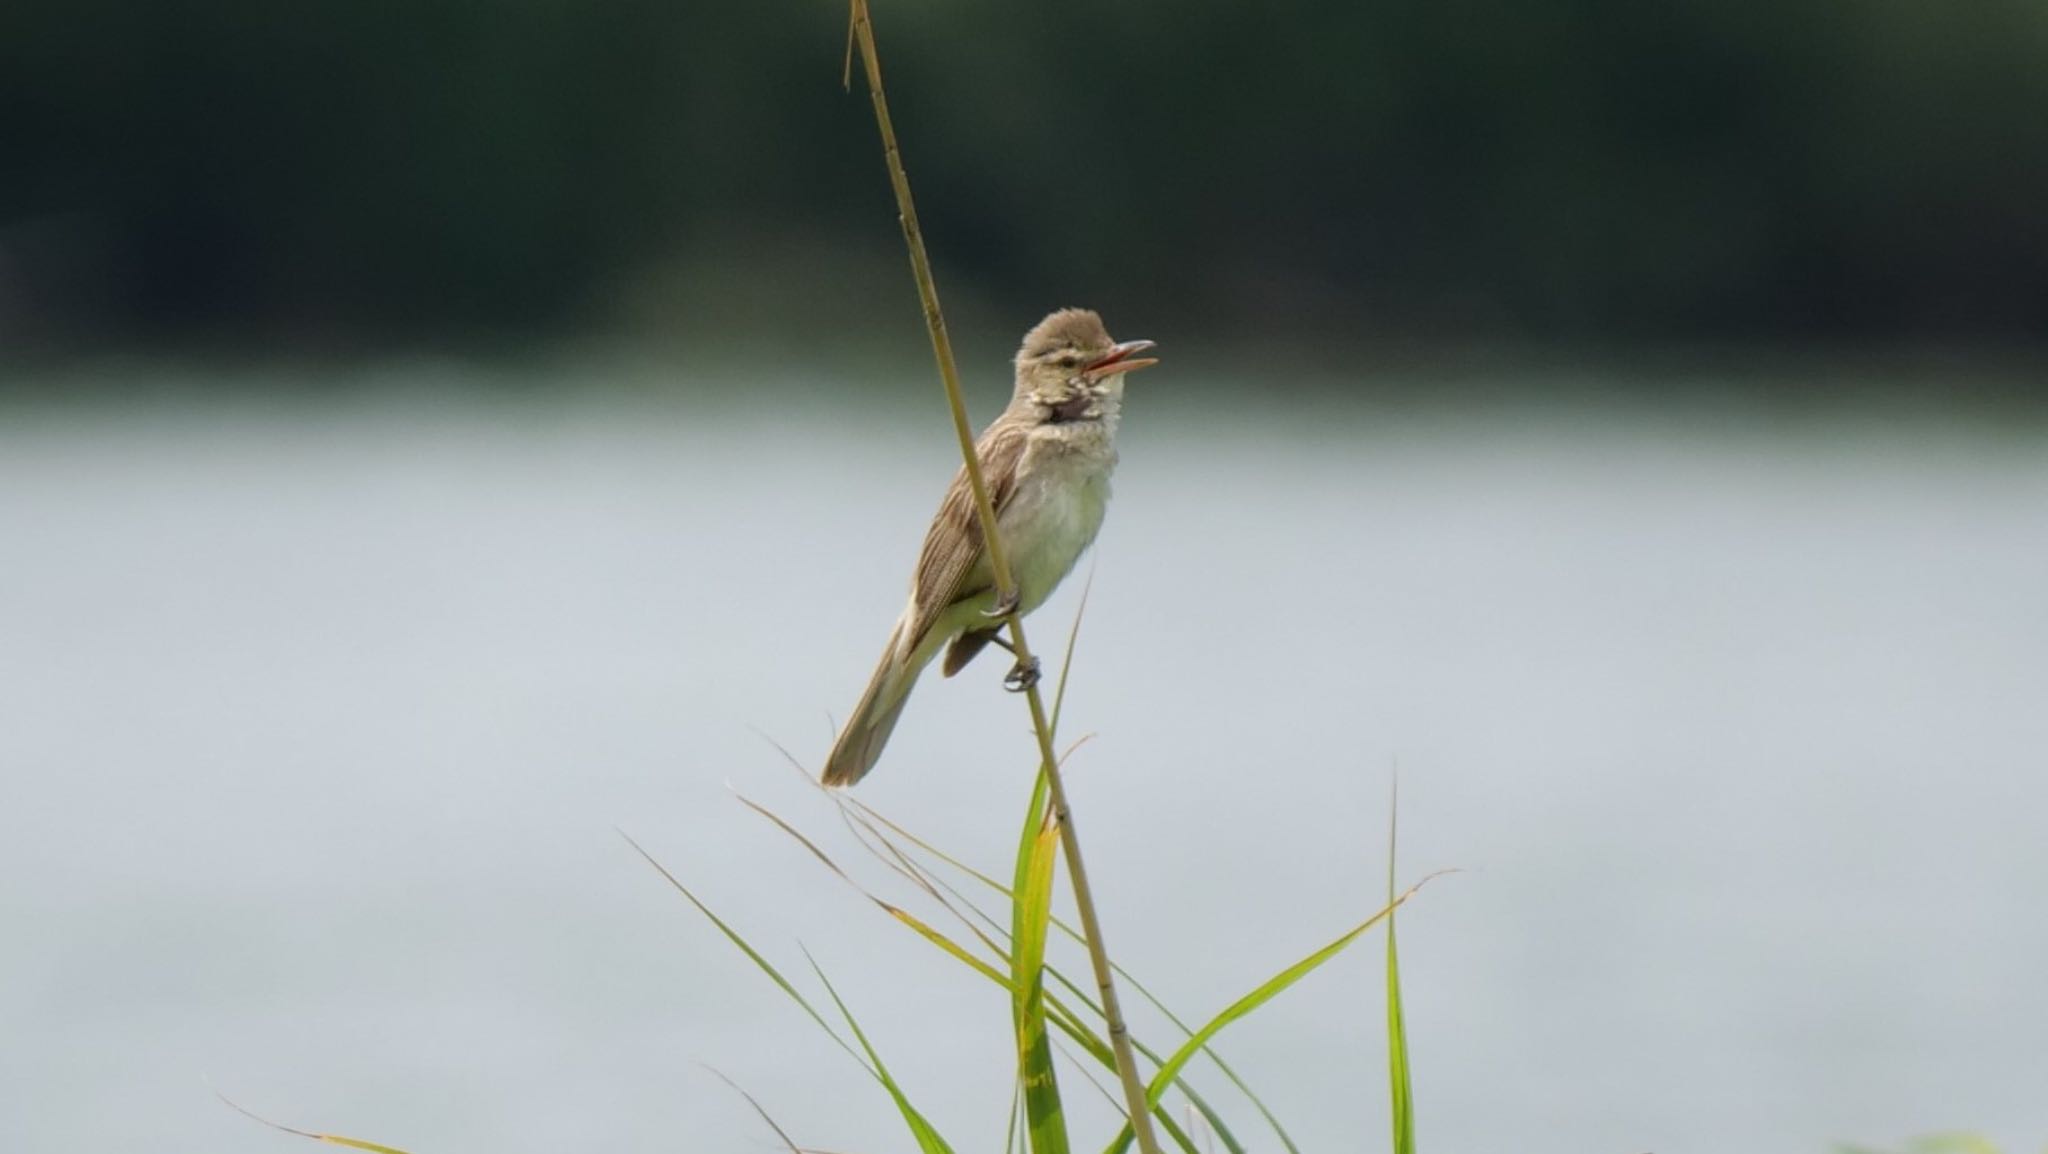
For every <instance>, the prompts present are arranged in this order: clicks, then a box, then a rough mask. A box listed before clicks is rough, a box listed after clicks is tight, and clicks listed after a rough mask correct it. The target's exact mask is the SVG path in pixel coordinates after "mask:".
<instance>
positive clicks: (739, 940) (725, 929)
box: [619, 830, 874, 1074]
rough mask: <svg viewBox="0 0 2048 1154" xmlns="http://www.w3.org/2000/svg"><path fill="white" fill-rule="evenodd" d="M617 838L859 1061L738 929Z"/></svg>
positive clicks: (650, 857) (642, 851)
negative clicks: (641, 858) (666, 881)
mask: <svg viewBox="0 0 2048 1154" xmlns="http://www.w3.org/2000/svg"><path fill="white" fill-rule="evenodd" d="M619 836H620V837H622V838H625V839H626V844H627V845H629V846H632V847H633V852H635V853H637V854H639V855H640V856H641V857H643V858H645V859H646V860H647V864H648V865H651V866H653V867H654V869H655V872H656V873H659V874H660V875H661V876H662V877H663V878H666V879H667V880H668V884H669V885H671V886H673V887H675V891H676V892H677V893H679V894H681V895H683V896H684V897H685V898H688V899H689V901H690V904H691V905H693V906H696V907H697V912H698V913H700V914H703V915H704V916H705V917H706V918H708V919H710V921H711V924H712V925H714V926H717V927H718V932H720V933H722V934H724V935H725V937H726V940H727V941H729V942H731V943H732V944H733V945H735V946H738V947H739V949H740V952H741V953H743V954H745V955H747V957H748V958H749V959H750V960H751V961H752V962H753V963H754V965H755V966H756V967H758V968H759V969H760V971H761V972H762V973H764V974H766V975H768V977H769V980H771V981H773V982H774V983H775V984H776V985H777V986H780V987H781V988H782V992H783V993H785V994H787V995H789V999H790V1000H791V1001H793V1002H795V1003H796V1004H797V1005H798V1006H801V1007H802V1008H803V1011H804V1013H806V1014H809V1015H810V1016H811V1021H813V1022H816V1023H817V1024H818V1028H819V1029H821V1030H823V1031H825V1033H826V1034H827V1035H829V1036H830V1037H831V1039H832V1040H833V1041H834V1042H837V1043H839V1048H840V1049H842V1050H845V1051H846V1052H847V1053H848V1054H852V1055H853V1060H854V1061H856V1062H860V1061H861V1059H860V1055H859V1054H855V1053H854V1051H853V1047H851V1046H849V1045H847V1044H846V1039H844V1038H842V1037H840V1036H839V1031H837V1030H835V1029H833V1028H832V1025H831V1023H829V1022H827V1021H826V1020H825V1016H824V1015H823V1014H820V1013H819V1012H818V1010H817V1008H816V1007H815V1006H813V1005H811V1003H810V1000H809V999H807V998H805V997H804V996H803V995H802V994H800V993H798V992H797V988H796V987H795V986H793V985H791V984H790V981H789V979H788V978H785V977H783V976H782V971H781V970H778V969H776V968H775V966H774V964H773V963H772V962H770V961H769V960H768V959H767V958H765V957H762V956H761V951H759V950H757V949H755V948H754V947H753V946H752V945H751V944H749V943H748V941H747V939H745V938H743V937H741V936H740V934H739V931H738V930H735V929H733V928H732V927H731V926H729V925H727V924H726V922H725V919H723V918H721V917H719V916H718V915H717V914H715V913H712V912H711V907H710V906H707V905H705V904H704V903H703V902H702V901H701V900H699V899H698V897H697V895H696V894H694V893H691V892H690V887H688V886H686V885H684V884H683V883H682V882H681V881H679V880H678V879H677V878H676V875H674V874H672V873H670V872H668V869H667V867H665V866H663V865H662V864H661V863H660V862H658V861H656V860H654V855H653V854H650V853H648V852H647V851H646V850H645V849H643V848H641V845H640V843H639V842H637V841H634V840H633V839H632V838H631V837H629V836H627V834H626V832H625V831H624V830H621V831H619ZM861 1065H862V1066H863V1067H866V1066H867V1063H865V1062H861ZM868 1073H869V1074H873V1073H874V1070H873V1069H872V1068H869V1069H868Z"/></svg>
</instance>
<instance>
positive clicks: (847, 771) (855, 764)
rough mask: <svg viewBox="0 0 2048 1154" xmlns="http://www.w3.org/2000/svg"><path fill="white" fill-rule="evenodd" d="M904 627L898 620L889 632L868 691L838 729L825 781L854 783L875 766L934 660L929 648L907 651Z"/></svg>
mask: <svg viewBox="0 0 2048 1154" xmlns="http://www.w3.org/2000/svg"><path fill="white" fill-rule="evenodd" d="M902 630H903V623H902V622H900V621H899V622H897V624H896V631H895V632H892V633H891V634H889V644H888V646H887V647H886V648H884V649H883V650H882V662H881V664H880V665H877V666H876V667H875V675H874V676H873V677H872V678H870V679H869V680H868V688H867V691H866V692H865V693H862V694H861V695H860V704H859V705H856V706H854V707H853V713H852V715H851V716H849V717H848V718H847V719H846V727H845V728H844V729H841V730H840V731H839V740H837V741H835V742H833V743H832V753H831V756H829V757H827V758H826V759H825V773H824V775H823V780H824V782H825V784H826V785H834V786H845V785H852V784H853V783H854V782H857V781H859V780H860V779H861V778H863V777H866V776H867V773H868V771H869V770H871V769H873V768H874V767H875V762H876V761H878V760H880V758H881V756H882V747H883V746H885V745H887V744H888V743H889V734H890V732H891V731H893V730H894V729H895V728H896V718H897V717H898V716H899V715H900V714H902V712H903V705H904V703H905V702H907V701H909V700H910V691H911V690H912V689H914V688H916V687H917V675H918V674H919V673H921V672H923V671H924V666H925V663H926V662H928V661H930V660H931V654H930V653H929V652H925V653H919V652H915V651H912V652H905V651H904V650H905V647H904V646H903V645H901V644H899V642H900V641H901V638H902Z"/></svg>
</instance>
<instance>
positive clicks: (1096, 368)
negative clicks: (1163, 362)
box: [1081, 341, 1159, 377]
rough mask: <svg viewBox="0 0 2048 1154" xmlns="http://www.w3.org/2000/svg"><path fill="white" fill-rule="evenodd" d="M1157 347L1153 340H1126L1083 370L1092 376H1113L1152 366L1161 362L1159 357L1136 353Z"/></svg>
mask: <svg viewBox="0 0 2048 1154" xmlns="http://www.w3.org/2000/svg"><path fill="white" fill-rule="evenodd" d="M1157 347H1158V346H1157V345H1156V344H1155V343H1154V342H1152V341H1125V342H1124V343H1122V344H1120V345H1118V346H1117V347H1115V348H1113V349H1111V350H1109V355H1108V356H1106V357H1103V358H1102V359H1101V360H1096V361H1090V362H1089V363H1088V365H1087V366H1086V367H1085V368H1083V369H1082V370H1081V371H1082V372H1084V373H1087V374H1088V375H1089V376H1091V377H1111V376H1115V375H1116V374H1118V373H1129V372H1134V371H1136V370H1138V369H1143V368H1150V367H1151V366H1153V365H1156V364H1158V363H1159V358H1157V357H1141V356H1137V355H1135V354H1137V353H1142V352H1144V351H1145V350H1146V349H1150V348H1157Z"/></svg>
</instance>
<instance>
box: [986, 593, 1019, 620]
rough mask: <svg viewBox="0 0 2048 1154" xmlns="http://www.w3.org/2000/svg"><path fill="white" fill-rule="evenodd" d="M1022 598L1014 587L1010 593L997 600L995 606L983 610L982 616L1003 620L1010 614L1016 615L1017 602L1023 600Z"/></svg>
mask: <svg viewBox="0 0 2048 1154" xmlns="http://www.w3.org/2000/svg"><path fill="white" fill-rule="evenodd" d="M1022 596H1023V594H1022V593H1020V592H1019V591H1018V590H1017V588H1016V587H1015V586H1012V587H1011V589H1010V591H1009V592H1008V593H1005V594H1003V595H1002V596H1000V597H998V598H996V603H995V604H994V605H992V606H990V607H989V608H987V609H984V610H982V612H981V615H982V616H983V617H990V618H994V619H996V620H1001V619H1003V618H1005V617H1008V616H1009V615H1010V614H1012V613H1015V612H1016V611H1017V602H1018V601H1019V600H1020V599H1021V598H1022Z"/></svg>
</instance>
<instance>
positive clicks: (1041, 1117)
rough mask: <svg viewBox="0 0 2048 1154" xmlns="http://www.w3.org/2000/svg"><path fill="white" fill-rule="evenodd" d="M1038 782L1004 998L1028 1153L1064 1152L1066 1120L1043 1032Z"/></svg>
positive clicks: (1048, 900) (1044, 845) (1021, 859)
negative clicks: (1012, 1028)
mask: <svg viewBox="0 0 2048 1154" xmlns="http://www.w3.org/2000/svg"><path fill="white" fill-rule="evenodd" d="M1044 777H1045V775H1044V774H1043V773H1042V772H1041V773H1040V775H1039V781H1040V788H1039V789H1034V790H1033V791H1032V813H1033V815H1034V824H1035V825H1036V827H1037V828H1036V829H1035V830H1034V831H1031V836H1029V837H1027V838H1025V839H1024V841H1023V843H1022V844H1021V845H1020V846H1019V848H1018V855H1019V856H1018V859H1017V882H1018V884H1017V891H1016V892H1017V897H1016V900H1014V901H1013V902H1011V903H1010V983H1009V984H1010V1004H1011V1015H1012V1020H1013V1024H1014V1026H1015V1029H1016V1034H1017V1077H1018V1078H1019V1079H1020V1080H1021V1081H1022V1082H1023V1084H1024V1114H1025V1118H1026V1121H1027V1122H1028V1133H1029V1134H1030V1137H1031V1150H1032V1154H1067V1150H1068V1146H1067V1121H1066V1114H1065V1111H1064V1110H1063V1108H1062V1107H1061V1103H1060V1088H1059V1078H1058V1073H1057V1071H1056V1069H1055V1068H1054V1066H1053V1053H1052V1039H1050V1038H1049V1037H1047V1036H1046V1032H1045V941H1046V929H1047V925H1048V923H1049V922H1050V921H1051V920H1052V890H1053V873H1054V867H1055V866H1057V865H1058V863H1059V837H1060V833H1059V825H1058V824H1057V823H1056V822H1055V821H1054V820H1053V817H1052V814H1051V813H1050V812H1049V811H1048V810H1047V808H1046V805H1045V802H1044V800H1043V799H1042V798H1041V797H1040V794H1041V793H1042V792H1043V783H1044Z"/></svg>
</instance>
